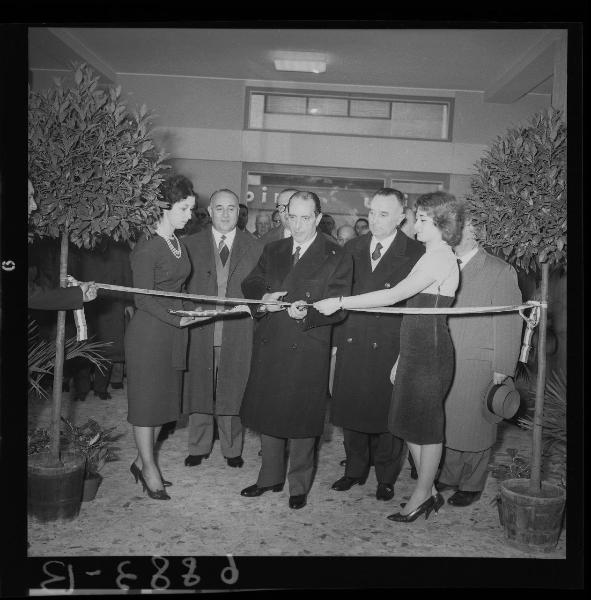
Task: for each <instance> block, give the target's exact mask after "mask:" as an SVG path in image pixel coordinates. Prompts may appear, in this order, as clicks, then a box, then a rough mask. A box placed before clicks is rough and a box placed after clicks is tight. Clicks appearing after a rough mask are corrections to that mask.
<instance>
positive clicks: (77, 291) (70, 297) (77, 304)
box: [28, 286, 83, 310]
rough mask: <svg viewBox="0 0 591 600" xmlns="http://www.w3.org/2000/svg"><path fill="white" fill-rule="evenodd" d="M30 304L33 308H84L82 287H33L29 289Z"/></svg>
mask: <svg viewBox="0 0 591 600" xmlns="http://www.w3.org/2000/svg"><path fill="white" fill-rule="evenodd" d="M28 305H29V308H30V309H33V310H73V309H77V308H82V306H83V301H82V288H81V287H79V286H73V287H68V288H57V289H54V290H44V289H42V288H40V287H33V288H31V289H30V290H29V295H28Z"/></svg>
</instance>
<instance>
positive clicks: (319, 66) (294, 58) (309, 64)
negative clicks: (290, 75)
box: [273, 52, 326, 73]
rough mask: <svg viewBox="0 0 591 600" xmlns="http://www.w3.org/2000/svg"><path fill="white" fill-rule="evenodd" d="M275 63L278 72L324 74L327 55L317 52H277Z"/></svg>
mask: <svg viewBox="0 0 591 600" xmlns="http://www.w3.org/2000/svg"><path fill="white" fill-rule="evenodd" d="M273 62H274V63H275V69H277V71H299V72H301V73H324V72H325V71H326V54H318V53H316V52H277V53H276V54H275V55H274V58H273Z"/></svg>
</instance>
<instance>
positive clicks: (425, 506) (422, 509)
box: [387, 496, 435, 523]
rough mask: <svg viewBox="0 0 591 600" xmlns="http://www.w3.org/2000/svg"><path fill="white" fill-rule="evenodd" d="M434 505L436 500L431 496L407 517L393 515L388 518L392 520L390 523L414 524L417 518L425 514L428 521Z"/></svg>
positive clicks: (397, 514)
mask: <svg viewBox="0 0 591 600" xmlns="http://www.w3.org/2000/svg"><path fill="white" fill-rule="evenodd" d="M434 504H435V498H434V497H433V496H429V497H428V498H427V499H426V500H425V501H424V502H423V503H422V504H419V506H417V508H415V510H413V511H412V512H410V513H408V514H407V515H403V514H402V513H394V514H393V515H388V517H387V518H388V519H390V521H397V522H398V523H412V522H413V521H416V520H417V518H418V517H420V516H421V515H422V514H423V513H425V519H428V518H429V515H430V514H431V511H432V510H433V507H434Z"/></svg>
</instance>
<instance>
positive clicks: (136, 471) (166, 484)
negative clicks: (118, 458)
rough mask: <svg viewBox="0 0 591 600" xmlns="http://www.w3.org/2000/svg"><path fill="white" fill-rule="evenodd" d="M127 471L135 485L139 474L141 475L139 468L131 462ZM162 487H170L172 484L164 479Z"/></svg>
mask: <svg viewBox="0 0 591 600" xmlns="http://www.w3.org/2000/svg"><path fill="white" fill-rule="evenodd" d="M129 470H130V471H131V474H132V475H133V476H134V477H135V482H136V483H137V482H138V481H139V478H140V474H141V470H140V468H139V467H138V466H137V465H136V464H135V463H134V462H132V463H131V467H129ZM162 485H163V486H164V487H170V486H171V485H172V482H171V481H167V480H166V479H163V480H162Z"/></svg>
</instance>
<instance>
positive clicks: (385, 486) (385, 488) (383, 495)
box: [376, 483, 394, 500]
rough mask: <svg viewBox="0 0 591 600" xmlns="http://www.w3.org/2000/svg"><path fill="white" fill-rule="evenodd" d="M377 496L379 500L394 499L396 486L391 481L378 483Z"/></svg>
mask: <svg viewBox="0 0 591 600" xmlns="http://www.w3.org/2000/svg"><path fill="white" fill-rule="evenodd" d="M376 498H377V499H378V500H392V498H394V486H393V485H392V484H391V483H378V489H377V490H376Z"/></svg>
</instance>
